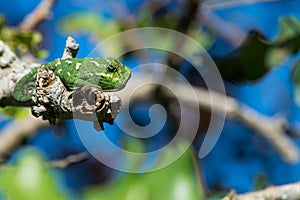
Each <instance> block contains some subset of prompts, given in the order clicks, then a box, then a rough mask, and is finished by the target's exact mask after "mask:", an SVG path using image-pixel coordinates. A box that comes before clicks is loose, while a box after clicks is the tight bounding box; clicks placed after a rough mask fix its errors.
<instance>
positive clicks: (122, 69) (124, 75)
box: [105, 57, 131, 90]
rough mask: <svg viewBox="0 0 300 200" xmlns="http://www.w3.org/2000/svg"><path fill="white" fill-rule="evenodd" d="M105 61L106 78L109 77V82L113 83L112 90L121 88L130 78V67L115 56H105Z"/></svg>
mask: <svg viewBox="0 0 300 200" xmlns="http://www.w3.org/2000/svg"><path fill="white" fill-rule="evenodd" d="M105 62H106V64H107V67H106V71H107V78H108V79H110V80H109V82H110V83H111V84H112V85H113V87H114V88H113V90H121V89H123V88H124V87H125V86H126V83H127V81H128V80H129V79H130V76H131V73H130V68H129V67H127V66H125V65H123V64H122V63H121V62H119V61H118V60H117V59H115V58H110V57H109V58H106V59H105Z"/></svg>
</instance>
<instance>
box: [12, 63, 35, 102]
mask: <svg viewBox="0 0 300 200" xmlns="http://www.w3.org/2000/svg"><path fill="white" fill-rule="evenodd" d="M36 74H37V68H35V69H33V70H32V71H31V72H29V73H28V74H27V75H25V76H24V77H23V78H21V80H19V82H18V83H17V84H16V87H15V89H14V93H13V97H14V98H15V99H16V100H17V101H20V102H26V101H31V97H32V95H33V92H34V90H35V87H36Z"/></svg>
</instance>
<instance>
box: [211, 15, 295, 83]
mask: <svg viewBox="0 0 300 200" xmlns="http://www.w3.org/2000/svg"><path fill="white" fill-rule="evenodd" d="M299 49H300V21H299V20H298V19H297V18H295V17H282V18H280V19H279V33H278V36H277V37H276V39H275V40H274V41H273V42H270V41H267V40H266V39H265V37H264V36H263V35H262V34H261V33H259V32H257V31H252V32H250V33H249V35H248V37H247V38H246V39H245V41H244V42H243V44H242V45H241V46H240V47H239V48H238V49H236V50H235V51H233V52H232V53H230V54H228V55H226V56H223V57H215V58H214V60H215V62H216V64H217V66H218V68H219V70H220V73H221V75H222V77H223V78H224V79H226V80H229V81H232V82H235V83H241V82H249V81H256V80H258V79H259V78H261V77H262V76H263V75H265V74H266V73H267V72H268V71H269V70H270V69H271V68H272V67H274V66H280V65H282V64H283V62H284V61H285V60H286V58H288V56H290V55H292V54H295V53H297V52H298V51H299Z"/></svg>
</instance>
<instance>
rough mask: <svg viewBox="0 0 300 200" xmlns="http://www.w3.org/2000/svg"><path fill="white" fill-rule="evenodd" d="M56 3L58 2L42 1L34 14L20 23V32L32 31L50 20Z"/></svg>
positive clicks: (54, 0) (30, 14) (51, 0)
mask: <svg viewBox="0 0 300 200" xmlns="http://www.w3.org/2000/svg"><path fill="white" fill-rule="evenodd" d="M56 2H57V0H42V1H41V2H40V3H39V4H38V6H37V7H36V8H35V9H34V10H33V11H32V12H30V13H29V14H28V15H27V16H26V17H25V18H24V20H23V21H22V22H21V23H20V25H19V28H20V30H21V31H29V30H32V29H34V27H36V26H37V25H38V24H39V23H41V22H42V21H44V20H47V19H49V16H50V13H51V9H52V8H53V6H54V5H55V3H56Z"/></svg>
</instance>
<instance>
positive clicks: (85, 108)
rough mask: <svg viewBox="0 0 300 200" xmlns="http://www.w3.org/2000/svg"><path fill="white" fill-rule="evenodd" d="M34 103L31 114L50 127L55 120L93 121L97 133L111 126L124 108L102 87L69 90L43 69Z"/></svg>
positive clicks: (117, 99)
mask: <svg viewBox="0 0 300 200" xmlns="http://www.w3.org/2000/svg"><path fill="white" fill-rule="evenodd" d="M32 100H33V102H34V103H35V105H36V106H33V107H32V114H33V115H34V116H35V117H39V116H42V117H43V119H45V120H48V121H49V123H50V124H55V122H56V119H82V120H87V121H93V122H94V125H95V126H94V127H95V128H96V129H97V130H100V129H101V130H102V129H103V122H106V123H109V124H112V123H113V120H114V119H115V117H116V116H117V114H118V113H119V112H120V107H121V100H120V99H119V98H118V97H115V96H111V95H108V94H105V93H104V92H103V91H102V89H101V87H95V86H84V87H81V88H75V89H74V90H70V89H69V88H67V87H66V86H65V85H64V84H63V82H62V81H61V80H60V78H59V77H57V76H56V75H55V74H54V73H53V71H51V70H49V71H47V70H43V69H39V70H38V74H37V80H36V90H35V92H34V94H33V97H32Z"/></svg>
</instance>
